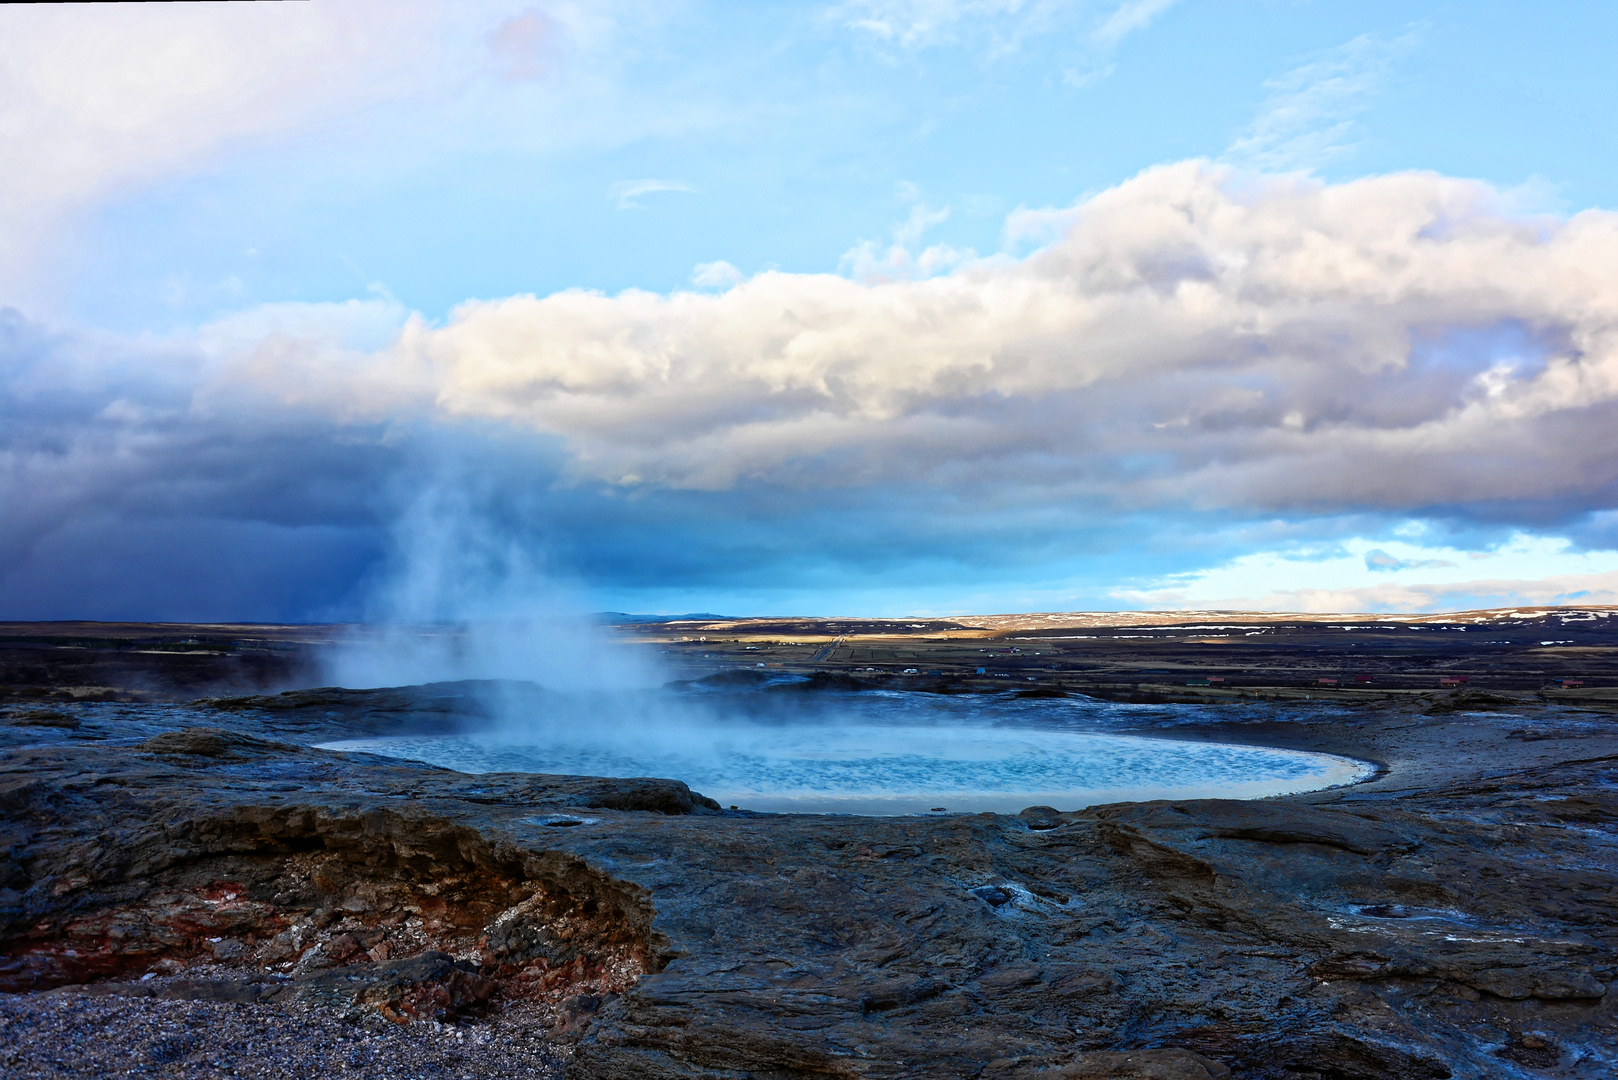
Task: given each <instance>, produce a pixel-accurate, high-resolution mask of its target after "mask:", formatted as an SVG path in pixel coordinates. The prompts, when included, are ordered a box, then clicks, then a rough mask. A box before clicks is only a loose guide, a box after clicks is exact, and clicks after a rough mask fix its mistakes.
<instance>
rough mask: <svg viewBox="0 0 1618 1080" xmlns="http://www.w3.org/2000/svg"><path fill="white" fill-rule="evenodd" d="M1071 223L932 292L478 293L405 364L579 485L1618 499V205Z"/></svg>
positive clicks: (1285, 503) (1493, 197)
mask: <svg viewBox="0 0 1618 1080" xmlns="http://www.w3.org/2000/svg"><path fill="white" fill-rule="evenodd" d="M1073 221H1074V224H1073V226H1072V228H1071V229H1070V231H1069V232H1068V233H1067V235H1066V236H1065V237H1063V238H1062V239H1061V240H1059V241H1057V242H1056V243H1054V244H1052V245H1050V246H1048V247H1046V248H1044V249H1042V250H1040V251H1037V252H1035V253H1034V254H1032V255H1030V256H1029V257H1027V258H1025V259H1021V260H1016V259H1009V258H1005V257H997V258H988V259H983V260H976V261H973V262H971V263H969V264H968V265H964V266H961V267H960V268H958V269H956V270H954V271H953V272H950V273H946V274H940V275H935V276H931V277H926V278H924V279H920V280H909V281H905V280H900V281H881V282H861V281H851V280H849V279H847V278H842V277H836V276H832V275H824V274H820V275H816V274H788V273H780V272H771V273H763V274H759V275H757V276H755V277H753V278H751V279H749V280H747V281H746V282H743V283H741V284H739V285H737V286H736V287H735V288H733V289H730V290H729V291H727V292H725V293H723V294H720V295H697V294H690V293H673V294H668V295H658V294H653V293H646V292H639V291H628V292H625V293H621V294H619V295H617V296H604V295H601V294H598V293H591V292H585V291H578V290H570V291H566V292H562V293H557V294H554V295H551V296H547V297H522V296H520V297H512V298H509V299H504V300H493V301H479V302H473V303H468V304H466V305H464V306H462V307H461V308H460V309H458V310H457V311H456V312H455V313H454V315H453V317H452V318H451V319H450V320H449V322H448V323H447V324H446V325H444V326H442V327H429V326H427V325H425V324H422V323H419V322H417V323H412V324H411V325H410V326H408V327H407V328H406V329H405V331H404V332H403V334H402V335H401V337H400V339H399V341H398V342H397V343H395V345H394V346H392V347H391V350H390V352H389V354H388V360H387V361H386V362H387V363H393V364H398V365H400V366H401V370H412V371H413V370H430V371H431V372H433V379H434V389H433V393H434V401H435V407H436V408H437V409H438V410H439V411H440V413H441V414H442V415H444V416H446V417H460V418H471V417H476V418H479V419H481V420H486V421H492V422H498V423H501V424H507V425H511V426H512V427H514V428H517V429H527V430H531V431H535V432H545V433H548V434H551V435H555V436H557V437H559V438H561V439H562V440H564V441H565V443H566V445H567V446H568V447H569V448H570V451H571V454H572V469H573V470H574V474H575V475H576V476H578V477H580V478H589V479H593V480H601V481H606V482H610V483H620V484H623V485H625V486H644V485H654V486H668V487H676V488H698V489H721V488H726V487H730V486H733V485H736V484H739V483H751V482H771V483H789V484H793V485H809V486H821V485H829V486H843V485H847V484H850V483H868V482H876V481H878V480H880V479H884V478H894V477H899V476H903V477H907V478H909V479H911V480H912V481H915V482H935V483H940V484H943V483H948V484H950V485H955V486H966V485H990V484H992V485H995V486H997V487H1001V488H1016V489H1027V490H1029V491H1037V492H1040V493H1041V494H1040V495H1039V496H1038V497H1039V498H1048V499H1061V500H1070V499H1077V498H1092V499H1096V500H1099V501H1101V502H1104V503H1108V504H1110V505H1113V506H1117V507H1121V506H1134V507H1140V506H1169V505H1179V506H1191V507H1201V508H1226V509H1229V508H1238V509H1241V510H1243V511H1245V512H1259V513H1271V512H1288V513H1333V512H1341V511H1344V510H1346V509H1368V510H1374V511H1377V512H1390V513H1438V514H1445V513H1449V514H1484V515H1497V516H1500V517H1502V518H1503V519H1512V518H1515V519H1519V520H1529V519H1532V518H1534V517H1535V515H1539V520H1550V519H1560V520H1565V519H1566V518H1567V517H1568V516H1569V515H1570V514H1573V513H1584V512H1589V511H1593V510H1596V509H1600V508H1605V507H1608V506H1611V505H1613V504H1614V502H1615V501H1618V453H1615V452H1614V451H1613V450H1612V449H1611V447H1610V440H1608V439H1606V438H1605V436H1604V435H1603V434H1602V433H1603V432H1605V431H1607V430H1609V428H1610V425H1611V424H1612V423H1613V422H1614V420H1618V336H1615V335H1618V329H1615V325H1618V324H1615V323H1614V322H1613V317H1614V312H1618V292H1614V291H1613V286H1612V285H1611V284H1610V282H1612V281H1614V280H1618V277H1614V274H1613V270H1614V268H1615V266H1618V216H1615V215H1612V214H1608V213H1604V212H1596V211H1592V212H1587V213H1584V214H1580V215H1578V216H1576V217H1574V218H1571V219H1568V220H1552V219H1523V218H1519V217H1515V216H1512V215H1510V214H1507V213H1505V212H1503V211H1502V210H1501V209H1500V204H1499V199H1498V196H1497V194H1496V193H1495V192H1494V191H1493V190H1492V189H1490V188H1488V187H1487V186H1485V185H1482V184H1479V183H1475V182H1470V181H1461V180H1453V179H1449V178H1445V177H1440V176H1434V175H1429V174H1400V175H1393V176H1385V177H1376V178H1371V179H1367V180H1361V181H1355V182H1353V183H1347V184H1338V185H1327V184H1322V183H1318V182H1314V181H1308V180H1302V179H1279V180H1277V179H1270V180H1265V179H1260V178H1255V177H1251V176H1243V175H1241V174H1237V173H1233V172H1231V171H1229V170H1228V169H1224V168H1219V167H1215V166H1211V165H1208V164H1206V163H1200V162H1190V163H1185V164H1180V165H1175V166H1168V167H1162V168H1156V169H1152V170H1149V171H1147V172H1146V173H1143V174H1142V175H1141V176H1139V177H1137V178H1135V179H1133V180H1130V181H1128V182H1127V183H1124V184H1122V185H1120V186H1118V187H1116V188H1114V189H1112V190H1110V191H1106V192H1103V193H1102V194H1100V195H1098V196H1096V197H1095V198H1094V199H1091V200H1089V201H1087V202H1086V203H1085V204H1083V205H1082V206H1080V207H1078V208H1076V209H1075V211H1074V216H1073Z"/></svg>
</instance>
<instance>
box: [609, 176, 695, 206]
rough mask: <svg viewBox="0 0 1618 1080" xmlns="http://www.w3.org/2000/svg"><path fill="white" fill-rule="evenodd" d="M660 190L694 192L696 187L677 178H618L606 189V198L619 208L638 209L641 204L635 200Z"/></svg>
mask: <svg viewBox="0 0 1618 1080" xmlns="http://www.w3.org/2000/svg"><path fill="white" fill-rule="evenodd" d="M660 191H684V192H694V191H696V188H694V187H692V186H690V185H689V184H683V183H681V182H680V181H678V180H651V179H647V180H620V181H618V182H617V183H616V184H613V185H612V186H611V187H610V188H608V189H607V198H609V199H611V200H613V201H614V202H616V203H617V204H618V209H620V210H639V209H641V204H640V203H638V202H636V201H635V200H637V199H639V198H640V197H641V196H642V195H654V194H656V193H657V192H660Z"/></svg>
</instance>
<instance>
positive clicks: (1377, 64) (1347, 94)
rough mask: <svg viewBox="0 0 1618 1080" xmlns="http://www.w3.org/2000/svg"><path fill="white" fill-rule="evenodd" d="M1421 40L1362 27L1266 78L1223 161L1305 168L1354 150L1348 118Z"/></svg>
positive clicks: (1262, 167) (1280, 169)
mask: <svg viewBox="0 0 1618 1080" xmlns="http://www.w3.org/2000/svg"><path fill="white" fill-rule="evenodd" d="M1419 42H1420V37H1419V33H1418V32H1417V31H1415V30H1411V31H1409V32H1407V33H1405V34H1403V35H1401V36H1400V37H1397V38H1394V39H1392V40H1383V39H1381V38H1377V37H1374V36H1372V35H1369V34H1362V35H1360V36H1359V37H1357V38H1355V39H1354V40H1352V41H1350V42H1348V43H1346V44H1344V45H1339V46H1338V47H1337V48H1335V49H1328V50H1327V51H1325V52H1324V53H1321V54H1320V55H1318V56H1316V57H1315V58H1314V59H1312V60H1310V61H1309V62H1307V63H1305V64H1302V65H1300V66H1299V67H1296V68H1293V69H1292V70H1291V71H1289V72H1287V73H1286V74H1284V75H1282V76H1280V77H1278V78H1275V79H1271V80H1270V81H1269V82H1267V83H1265V84H1264V85H1265V89H1267V90H1268V91H1269V94H1268V96H1267V97H1266V98H1265V100H1264V103H1263V105H1262V106H1261V107H1260V109H1259V113H1258V115H1257V116H1256V117H1254V119H1253V122H1252V123H1251V124H1249V125H1248V127H1247V130H1246V131H1244V132H1243V133H1242V134H1241V135H1240V136H1239V137H1238V138H1237V139H1236V140H1235V141H1233V142H1232V143H1231V144H1230V146H1229V147H1228V148H1227V149H1226V150H1225V153H1224V155H1223V156H1224V158H1225V160H1227V161H1230V162H1233V163H1235V164H1237V165H1240V166H1243V167H1245V168H1249V169H1255V170H1259V171H1263V172H1288V171H1293V170H1309V169H1314V168H1317V167H1319V166H1321V165H1324V164H1326V163H1328V162H1330V161H1332V160H1335V159H1337V158H1340V157H1343V156H1345V155H1347V154H1348V153H1350V152H1351V151H1352V150H1353V144H1352V140H1353V138H1354V136H1355V134H1356V124H1355V120H1354V118H1355V117H1356V116H1358V115H1359V114H1360V113H1362V112H1364V111H1365V110H1366V109H1367V108H1369V107H1370V105H1371V104H1372V102H1373V100H1374V99H1375V97H1376V94H1377V92H1378V91H1379V90H1380V89H1381V87H1382V84H1383V82H1384V80H1385V78H1386V75H1387V72H1388V70H1389V69H1390V68H1391V67H1392V66H1393V65H1394V63H1395V62H1396V61H1398V60H1399V59H1400V58H1401V57H1403V56H1405V55H1407V54H1408V53H1410V52H1411V51H1412V50H1413V49H1415V48H1416V46H1417V45H1418V44H1419Z"/></svg>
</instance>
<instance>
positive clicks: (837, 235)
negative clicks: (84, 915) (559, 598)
mask: <svg viewBox="0 0 1618 1080" xmlns="http://www.w3.org/2000/svg"><path fill="white" fill-rule="evenodd" d="M1615 36H1618V11H1615V10H1614V9H1612V8H1611V7H1610V6H1608V5H1596V4H1575V3H1568V4H1559V5H1538V6H1534V5H1525V4H1521V3H1495V4H1487V3H1469V4H1453V3H1433V4H1422V3H1408V2H1406V3H1398V4H1394V3H1374V2H1366V3H1356V4H1333V3H1324V2H1320V3H1314V2H1306V0H1223V2H1221V0H1178V2H1173V0H1123V2H1119V0H1105V2H1102V0H1096V2H1085V0H1072V2H1062V0H865V2H851V3H829V4H819V5H815V4H730V3H658V4H650V3H645V4H642V3H627V2H626V3H611V2H608V3H600V4H589V5H584V4H570V3H554V4H551V3H539V4H525V3H497V2H484V3H474V4H462V5H454V6H450V5H436V4H431V3H404V4H388V5H383V4H376V3H367V2H354V3H321V2H318V0H317V2H315V3H311V4H302V5H277V6H263V7H259V6H253V7H246V6H240V7H239V6H236V5H219V4H200V5H173V6H171V5H147V6H140V7H135V6H130V7H122V8H119V7H111V6H77V7H75V6H69V7H65V8H59V9H46V10H43V11H35V10H32V9H28V8H22V7H10V8H4V9H0V89H3V90H4V93H3V94H0V102H3V104H0V138H3V139H4V140H5V141H6V143H7V144H8V153H7V157H8V160H12V161H14V162H18V163H21V164H20V166H19V167H16V168H14V169H12V170H9V171H8V175H7V176H5V177H4V178H0V253H3V254H0V308H4V311H5V313H4V315H3V317H0V421H3V425H4V426H3V427H0V455H3V459H0V460H3V462H4V465H5V468H4V471H3V472H0V499H3V502H4V505H5V506H6V507H7V508H8V513H7V514H6V515H5V517H6V519H7V521H6V522H5V523H4V524H0V617H4V616H9V617H15V618H50V617H106V618H141V617H149V618H208V619H289V620H291V619H324V618H348V617H355V616H360V615H368V614H376V613H377V612H378V611H380V610H382V609H384V608H386V607H387V606H388V605H389V604H391V603H396V602H397V596H396V594H397V582H398V581H399V580H402V579H403V578H411V579H412V580H415V579H416V578H413V577H412V573H413V572H412V571H410V570H409V568H408V567H407V565H406V564H408V563H409V562H410V560H412V559H417V558H420V557H422V556H421V555H420V552H421V551H422V550H424V548H423V544H422V543H421V538H420V537H419V536H418V535H415V534H413V533H411V532H410V530H413V529H414V530H418V531H419V530H420V529H421V528H422V525H421V523H422V521H423V520H424V517H423V514H422V513H421V510H420V508H421V507H423V506H439V505H444V502H443V500H444V499H445V497H446V495H445V493H446V492H448V493H452V494H453V496H454V499H455V502H454V505H455V506H456V507H457V508H458V509H456V511H455V512H454V513H452V514H450V515H449V518H450V519H451V520H450V521H448V522H445V523H443V527H446V528H448V527H451V526H453V528H454V529H455V530H458V531H457V532H456V534H455V538H454V539H453V540H451V541H450V542H449V544H448V546H449V547H451V548H455V549H459V550H475V551H483V552H488V553H491V554H490V557H489V558H487V559H483V560H482V561H481V562H477V565H476V566H473V567H462V568H461V570H460V573H462V574H463V575H469V576H470V577H472V578H476V579H478V580H480V581H481V582H482V584H480V585H478V586H476V587H477V588H482V589H485V590H493V591H496V592H497V591H499V589H500V588H501V587H502V586H501V585H500V582H501V581H502V580H504V579H503V577H502V575H503V574H504V573H506V571H507V570H509V566H510V563H511V560H512V559H513V558H518V557H520V559H521V560H524V561H526V562H533V563H535V564H537V565H541V566H543V567H544V570H545V574H546V575H547V579H548V580H551V581H554V582H556V583H558V584H557V587H558V588H564V589H566V590H569V591H570V592H572V593H573V594H576V595H577V596H579V597H581V598H582V599H581V600H580V601H579V602H581V603H585V604H588V605H590V606H594V607H602V608H616V609H630V610H661V611H674V610H690V609H702V610H724V611H735V612H758V613H767V612H768V613H784V612H800V613H804V614H842V613H864V614H902V613H947V612H970V611H1008V610H1032V609H1039V610H1056V609H1072V608H1117V607H1187V606H1190V607H1200V606H1242V607H1262V608H1286V609H1291V608H1307V609H1311V610H1335V609H1347V608H1352V609H1377V610H1386V609H1393V610H1409V609H1433V608H1456V607H1465V606H1472V605H1482V604H1488V605H1495V604H1523V603H1551V602H1614V601H1618V551H1615V547H1618V529H1615V527H1614V526H1615V522H1618V518H1615V517H1614V514H1615V513H1618V510H1615V509H1614V507H1615V497H1618V452H1615V450H1614V448H1613V446H1612V445H1611V443H1612V440H1611V438H1610V435H1609V434H1608V433H1609V432H1610V431H1611V430H1613V428H1612V427H1611V426H1610V425H1611V422H1612V420H1613V419H1614V417H1613V416H1612V415H1611V414H1612V413H1613V412H1614V411H1615V408H1618V404H1615V398H1618V351H1614V350H1613V349H1612V348H1611V346H1610V343H1609V340H1608V339H1609V337H1610V336H1611V334H1612V333H1613V331H1612V330H1611V329H1610V328H1609V327H1610V325H1613V320H1611V319H1609V314H1610V313H1611V312H1618V285H1614V284H1612V282H1613V281H1614V280H1618V279H1615V278H1614V276H1613V274H1612V271H1614V270H1615V269H1618V256H1615V253H1618V241H1615V239H1614V236H1615V235H1618V225H1615V224H1614V222H1615V221H1618V219H1615V218H1614V217H1613V216H1612V215H1611V213H1610V210H1609V208H1613V207H1614V206H1615V205H1618V191H1615V190H1614V185H1615V183H1618V180H1615V179H1614V178H1615V177H1618V170H1615V169H1614V168H1613V161H1612V150H1611V140H1610V139H1608V138H1605V137H1604V135H1603V133H1604V132H1605V131H1606V130H1607V128H1609V127H1610V125H1611V121H1610V117H1611V116H1613V115H1618V100H1615V99H1618V84H1615V83H1614V81H1613V80H1612V79H1611V78H1610V75H1609V74H1608V72H1609V64H1608V58H1607V56H1606V52H1607V48H1606V46H1607V43H1609V42H1610V41H1612V40H1614V38H1615ZM435 527H436V526H435ZM428 546H429V547H430V546H431V545H428ZM435 550H436V549H435ZM514 553H515V554H514ZM474 561H476V560H474ZM503 567H504V568H505V569H504V570H503V569H502V568H503ZM416 577H419V574H418V575H416ZM466 587H467V588H472V587H473V586H471V585H467V586H466ZM463 592H464V590H463ZM457 595H460V593H457Z"/></svg>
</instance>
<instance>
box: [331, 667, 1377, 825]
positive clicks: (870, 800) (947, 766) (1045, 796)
mask: <svg viewBox="0 0 1618 1080" xmlns="http://www.w3.org/2000/svg"><path fill="white" fill-rule="evenodd" d="M847 697H848V699H849V700H839V701H835V702H826V701H824V700H817V701H815V702H814V703H813V704H812V707H811V706H810V705H807V704H804V703H797V702H793V703H790V705H789V706H787V707H783V708H781V709H774V708H760V707H758V702H757V700H756V699H749V700H748V701H747V702H746V703H745V705H744V706H742V707H728V706H727V705H726V703H725V702H724V701H722V700H721V701H710V702H705V703H702V705H701V707H699V708H695V709H691V708H687V707H686V705H682V706H681V707H679V708H673V709H666V710H665V709H657V708H652V709H646V708H642V709H641V710H640V711H639V712H633V711H632V714H631V715H629V716H628V717H627V718H626V717H623V716H619V717H616V718H614V717H613V716H612V710H611V709H610V708H603V707H602V705H601V703H600V702H599V701H595V702H593V703H592V707H591V708H589V709H585V710H579V711H571V710H563V711H562V712H563V715H550V716H546V717H538V718H536V717H523V718H520V719H515V720H512V721H508V722H507V723H505V724H503V725H501V727H499V728H497V729H495V730H491V731H489V732H485V733H481V734H465V735H457V736H444V737H399V738H387V739H364V740H350V741H344V742H338V743H328V744H326V746H327V748H329V749H337V750H364V751H369V752H372V753H379V754H386V755H389V756H392V757H399V758H407V759H410V760H415V761H425V762H429V763H431V764H435V765H441V766H445V767H448V768H452V769H457V770H460V771H463V772H471V773H481V772H508V771H509V772H538V773H565V774H572V775H585V776H617V777H626V776H661V777H673V778H676V779H679V780H683V781H685V782H686V783H687V784H689V785H690V786H691V787H692V789H693V790H696V791H700V792H702V793H703V794H705V795H708V796H709V797H711V798H714V799H717V800H718V801H719V802H720V803H722V804H724V805H732V804H734V805H736V806H739V807H741V808H743V809H750V810H761V811H774V812H793V811H798V812H812V813H847V814H914V813H930V812H935V810H936V808H938V807H943V808H944V809H945V810H946V811H948V812H981V811H993V812H996V813H1016V812H1017V811H1019V810H1021V809H1023V808H1024V807H1028V806H1035V805H1046V806H1054V807H1056V808H1057V809H1059V810H1074V809H1079V808H1081V807H1084V806H1091V805H1096V804H1098V803H1106V802H1119V801H1126V800H1137V799H1176V798H1182V799H1183V798H1259V797H1263V796H1268V795H1278V794H1285V793H1290V792H1298V791H1309V790H1314V789H1317V788H1323V787H1330V786H1334V785H1339V784H1346V783H1352V782H1354V781H1356V780H1359V779H1362V778H1364V777H1365V776H1366V775H1368V774H1369V772H1370V767H1369V766H1367V765H1365V764H1364V763H1362V762H1357V761H1352V760H1350V759H1347V758H1341V757H1335V756H1332V755H1327V754H1314V753H1305V752H1301V751H1293V750H1279V749H1271V748H1266V747H1254V746H1237V745H1230V744H1216V743H1202V742H1180V741H1176V740H1174V739H1171V738H1154V737H1145V736H1141V735H1134V734H1119V733H1115V732H1110V731H1107V730H1104V729H1105V728H1106V727H1109V726H1117V725H1118V724H1120V723H1121V722H1123V721H1125V720H1128V719H1130V718H1131V717H1130V715H1129V714H1128V713H1125V714H1123V716H1122V717H1120V715H1119V713H1118V710H1119V709H1120V708H1126V707H1119V706H1111V705H1108V704H1107V703H1098V702H1085V703H1082V704H1070V703H1068V702H1064V701H1006V700H999V701H993V702H987V703H986V702H984V701H982V700H981V699H978V700H973V701H961V700H959V699H944V700H920V701H918V700H916V698H917V695H898V694H862V695H848V696H847ZM686 704H689V703H686Z"/></svg>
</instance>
